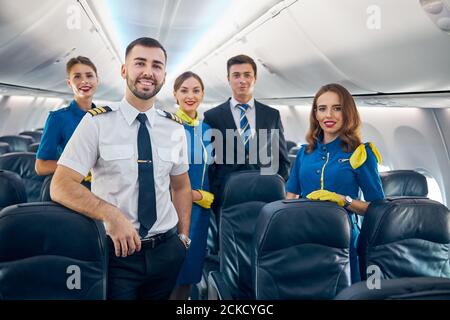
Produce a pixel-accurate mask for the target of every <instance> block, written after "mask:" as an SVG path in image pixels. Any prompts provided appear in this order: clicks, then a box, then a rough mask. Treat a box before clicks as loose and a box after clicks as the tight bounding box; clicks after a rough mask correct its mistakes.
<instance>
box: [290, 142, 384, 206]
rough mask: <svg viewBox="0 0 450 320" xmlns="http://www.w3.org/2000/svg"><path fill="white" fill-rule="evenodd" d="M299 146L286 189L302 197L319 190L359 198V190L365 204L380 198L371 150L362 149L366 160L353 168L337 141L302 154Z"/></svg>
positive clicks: (380, 190) (374, 160) (375, 161)
mask: <svg viewBox="0 0 450 320" xmlns="http://www.w3.org/2000/svg"><path fill="white" fill-rule="evenodd" d="M305 151H306V145H303V146H302V147H301V148H300V150H299V151H298V153H297V158H296V159H295V163H294V166H293V167H292V169H291V175H290V177H289V180H288V182H287V187H286V190H287V191H288V192H291V193H295V194H298V195H300V196H301V197H303V198H304V197H306V196H307V195H308V194H309V193H310V192H312V191H315V190H319V189H321V180H322V181H323V189H325V190H328V191H332V192H336V193H339V194H342V195H348V196H350V197H352V198H353V199H359V198H360V197H359V190H361V191H362V192H363V194H364V199H365V201H374V200H380V199H383V198H384V193H383V188H382V185H381V179H380V175H379V173H378V167H377V160H376V158H375V155H374V153H373V152H372V149H371V148H370V147H368V146H366V151H367V160H366V161H365V162H364V163H363V164H362V165H361V166H360V167H359V168H357V169H353V168H352V167H351V165H350V161H349V159H350V157H351V155H352V153H353V152H345V151H343V150H342V148H341V139H340V138H339V137H338V138H336V139H335V140H334V141H332V142H330V143H327V144H322V143H319V142H318V143H317V148H316V149H314V150H313V152H311V153H306V152H305Z"/></svg>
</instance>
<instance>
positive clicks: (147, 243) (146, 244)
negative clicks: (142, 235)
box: [141, 238, 158, 249]
mask: <svg viewBox="0 0 450 320" xmlns="http://www.w3.org/2000/svg"><path fill="white" fill-rule="evenodd" d="M141 244H142V247H143V248H150V249H154V248H156V246H157V245H158V242H157V239H155V238H147V239H142V240H141Z"/></svg>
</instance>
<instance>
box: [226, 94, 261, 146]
mask: <svg viewBox="0 0 450 320" xmlns="http://www.w3.org/2000/svg"><path fill="white" fill-rule="evenodd" d="M238 104H242V103H240V102H238V101H237V100H236V99H235V98H233V97H231V99H230V110H231V113H232V114H233V119H234V123H235V124H236V128H237V129H238V130H239V129H240V128H241V109H239V108H238V107H237V105H238ZM245 104H248V105H249V106H250V107H249V108H248V109H247V112H245V115H246V116H247V120H248V124H249V125H250V132H251V137H253V136H254V135H255V132H256V113H255V99H254V98H251V99H250V100H249V101H247V102H246V103H245Z"/></svg>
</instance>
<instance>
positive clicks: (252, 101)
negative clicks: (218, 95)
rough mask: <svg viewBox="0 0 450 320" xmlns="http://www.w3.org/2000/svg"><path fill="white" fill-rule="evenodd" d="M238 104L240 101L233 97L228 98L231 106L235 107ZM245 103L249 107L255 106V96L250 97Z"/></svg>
mask: <svg viewBox="0 0 450 320" xmlns="http://www.w3.org/2000/svg"><path fill="white" fill-rule="evenodd" d="M238 104H242V103H240V102H238V101H237V100H236V99H235V98H234V97H231V100H230V106H231V108H235V107H236V105H238ZM246 104H248V105H249V106H250V109H252V108H253V107H254V106H255V98H251V99H250V100H249V101H247V102H246Z"/></svg>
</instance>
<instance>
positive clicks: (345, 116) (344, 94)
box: [306, 83, 361, 153]
mask: <svg viewBox="0 0 450 320" xmlns="http://www.w3.org/2000/svg"><path fill="white" fill-rule="evenodd" d="M329 91H331V92H334V93H336V94H337V95H338V96H339V102H340V104H341V107H342V120H343V123H342V128H341V130H340V132H339V137H340V138H341V140H342V148H343V150H344V151H346V152H351V151H354V150H355V149H356V148H357V147H358V146H359V145H360V144H361V119H360V117H359V113H358V110H357V109H356V104H355V100H354V99H353V97H352V95H351V94H350V92H348V90H347V89H345V88H344V87H343V86H341V85H340V84H337V83H330V84H327V85H324V86H323V87H321V88H320V89H319V91H317V93H316V95H315V96H314V101H313V105H312V108H311V112H310V114H309V130H308V133H307V134H306V141H307V142H308V146H307V147H306V152H308V153H309V152H311V151H313V150H314V149H315V148H316V141H317V139H318V138H319V136H320V134H321V133H322V128H321V127H320V125H319V122H318V121H317V119H316V111H317V99H318V98H319V97H320V96H321V95H322V94H324V93H325V92H329Z"/></svg>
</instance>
